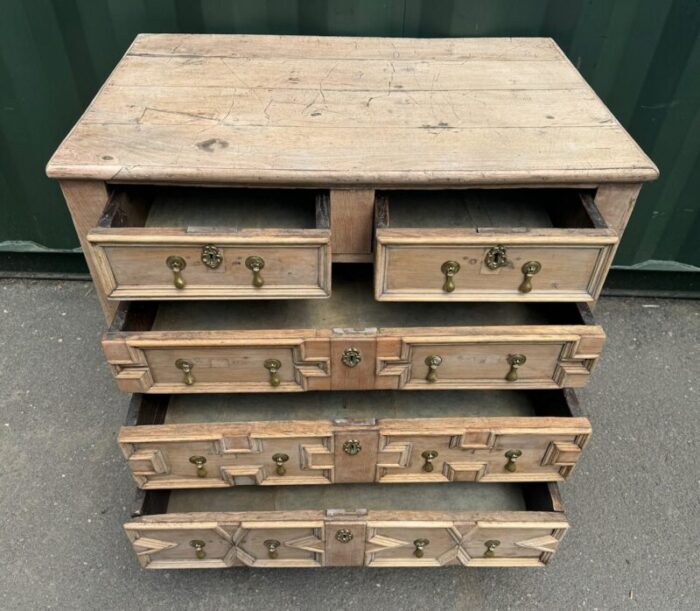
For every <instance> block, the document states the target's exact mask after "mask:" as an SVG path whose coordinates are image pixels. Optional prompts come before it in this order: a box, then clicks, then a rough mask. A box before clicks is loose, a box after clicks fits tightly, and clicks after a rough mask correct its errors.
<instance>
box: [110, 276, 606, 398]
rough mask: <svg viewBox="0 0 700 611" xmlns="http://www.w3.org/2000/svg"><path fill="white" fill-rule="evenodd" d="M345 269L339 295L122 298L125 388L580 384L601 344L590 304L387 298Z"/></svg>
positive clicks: (115, 337) (117, 353)
mask: <svg viewBox="0 0 700 611" xmlns="http://www.w3.org/2000/svg"><path fill="white" fill-rule="evenodd" d="M339 267H341V269H340V270H338V271H337V272H334V279H333V282H334V291H333V297H332V298H331V299H329V300H306V301H304V300H296V301H287V302H270V301H247V302H243V301H237V302H203V303H192V302H185V303H169V302H160V303H155V302H150V303H149V302H135V303H124V304H121V306H120V309H119V310H118V312H117V315H116V317H115V320H114V323H113V325H112V327H111V329H110V331H109V332H107V333H106V334H105V336H104V338H103V342H102V344H103V347H104V350H105V355H106V357H107V361H108V363H109V364H110V365H111V368H112V371H113V374H114V376H115V378H116V380H117V383H118V385H119V387H120V388H121V389H122V390H124V391H126V392H149V393H151V392H155V393H200V392H285V391H301V390H372V389H399V388H400V389H410V390H421V389H423V390H425V389H431V390H435V389H468V388H493V389H498V388H565V387H580V386H583V385H584V384H585V383H586V382H587V380H588V377H589V375H590V372H591V370H592V368H593V366H594V365H595V363H596V360H597V359H598V356H599V355H600V353H601V350H602V347H603V343H604V339H605V335H604V333H603V330H602V329H601V327H599V326H598V325H596V324H595V322H594V320H593V317H592V315H591V313H590V310H589V309H588V307H587V306H586V305H585V304H572V303H560V304H554V303H502V304H491V303H450V304H448V303H438V304H428V303H410V304H408V303H402V304H398V303H379V302H377V301H375V300H374V299H373V298H372V293H371V268H370V269H368V268H363V267H362V266H348V268H347V269H346V268H342V266H339ZM358 267H359V270H358V269H357V268H358Z"/></svg>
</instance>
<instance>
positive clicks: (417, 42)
mask: <svg viewBox="0 0 700 611" xmlns="http://www.w3.org/2000/svg"><path fill="white" fill-rule="evenodd" d="M47 173H48V175H49V176H50V177H53V178H61V179H95V180H105V181H112V182H169V183H189V184H192V183H203V184H221V183H226V184H245V185H263V184H265V185H280V186H324V187H331V186H333V187H342V186H348V187H356V186H368V187H389V186H401V187H410V186H413V187H419V188H420V187H439V186H445V187H449V186H460V185H465V186H467V185H480V184H481V185H484V184H523V185H524V184H529V183H551V184H557V183H559V184H566V183H569V184H571V183H578V184H597V183H602V182H637V181H646V180H652V179H654V178H656V176H657V175H658V170H657V169H656V167H655V165H654V164H653V162H652V161H651V160H650V159H649V158H648V157H647V156H646V155H645V154H644V153H643V152H642V151H641V149H640V148H639V147H638V146H637V144H636V143H635V142H634V141H633V140H632V138H631V137H630V136H629V135H628V134H627V132H626V131H625V130H624V129H623V128H622V126H620V124H619V123H618V122H617V120H616V119H615V118H614V117H613V116H612V114H611V113H610V111H609V110H608V109H607V108H606V107H605V106H604V104H603V103H602V102H601V101H600V100H599V99H598V97H597V96H596V95H595V93H594V92H593V91H592V89H591V88H590V87H589V85H588V84H587V83H586V82H585V81H584V79H583V78H582V77H581V75H580V74H579V73H578V72H577V70H576V69H575V68H574V67H573V65H572V64H571V63H570V62H569V60H568V59H567V58H566V56H565V55H564V53H563V52H562V51H561V50H560V49H559V47H558V46H557V45H556V44H555V43H554V41H553V40H551V39H549V38H452V39H408V38H340V37H315V36H253V35H201V34H198V35H192V34H141V35H139V36H138V37H137V38H136V39H135V41H134V42H133V44H132V45H131V47H130V48H129V50H128V51H127V52H126V54H125V55H124V57H123V58H122V60H121V61H120V62H119V64H118V65H117V67H116V68H115V70H114V71H113V73H112V74H111V76H110V77H109V79H108V80H107V82H106V83H105V84H104V86H103V87H102V89H101V90H100V92H99V93H98V94H97V96H96V97H95V99H94V100H93V102H92V103H91V105H90V106H89V108H88V109H87V110H86V112H85V113H84V115H83V116H82V117H81V119H80V120H79V121H78V123H77V124H76V125H75V127H74V128H73V129H72V131H71V132H70V133H69V135H68V136H67V137H66V139H65V140H64V141H63V143H62V144H61V145H60V147H59V148H58V150H57V151H56V153H55V154H54V156H53V157H52V159H51V161H50V162H49V164H48V166H47Z"/></svg>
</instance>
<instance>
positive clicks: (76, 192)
mask: <svg viewBox="0 0 700 611" xmlns="http://www.w3.org/2000/svg"><path fill="white" fill-rule="evenodd" d="M60 186H61V191H62V192H63V197H64V198H65V200H66V204H67V205H68V210H69V211H70V215H71V218H72V219H73V226H74V227H75V232H76V233H77V234H78V239H79V240H80V246H81V247H82V249H83V254H84V255H85V261H86V262H87V265H88V269H89V270H90V274H91V275H92V277H93V279H95V293H97V298H98V300H99V302H100V306H101V307H102V311H103V313H104V316H105V319H106V320H107V324H109V323H110V322H112V318H113V317H114V313H115V312H116V310H117V304H114V303H110V302H109V300H108V299H107V294H106V292H105V290H104V287H103V285H102V284H101V283H100V282H99V281H98V280H97V279H98V278H100V276H101V273H102V263H101V260H100V257H99V254H98V253H97V252H96V251H95V249H94V248H93V247H92V245H91V244H90V242H89V241H88V239H87V232H88V231H89V230H90V229H92V228H93V227H94V226H95V225H97V222H98V221H99V219H100V217H101V215H102V211H103V210H104V207H105V206H106V204H107V200H108V198H109V195H108V193H107V187H106V185H105V184H104V183H103V182H99V181H86V180H62V181H61V182H60Z"/></svg>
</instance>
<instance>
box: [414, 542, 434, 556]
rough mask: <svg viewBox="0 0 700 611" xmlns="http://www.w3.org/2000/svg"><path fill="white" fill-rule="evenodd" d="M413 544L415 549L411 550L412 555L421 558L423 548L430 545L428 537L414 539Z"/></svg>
mask: <svg viewBox="0 0 700 611" xmlns="http://www.w3.org/2000/svg"><path fill="white" fill-rule="evenodd" d="M413 545H414V546H415V548H416V549H414V550H413V555H414V556H415V557H416V558H422V557H423V550H424V549H425V548H426V547H427V546H428V545H430V540H429V539H416V540H415V541H414V542H413Z"/></svg>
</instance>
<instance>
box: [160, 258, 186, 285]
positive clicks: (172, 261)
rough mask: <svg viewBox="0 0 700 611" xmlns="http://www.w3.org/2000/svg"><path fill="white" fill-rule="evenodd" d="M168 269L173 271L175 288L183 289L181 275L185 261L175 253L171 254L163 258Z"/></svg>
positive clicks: (183, 282)
mask: <svg viewBox="0 0 700 611" xmlns="http://www.w3.org/2000/svg"><path fill="white" fill-rule="evenodd" d="M165 264H166V265H167V266H168V269H169V270H170V271H171V272H173V284H174V285H175V288H176V289H184V288H185V286H186V284H187V283H186V282H185V279H184V278H183V277H182V270H183V269H185V268H186V267H187V262H186V261H185V260H184V259H183V258H182V257H178V256H177V255H172V256H170V257H168V258H167V259H166V260H165Z"/></svg>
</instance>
